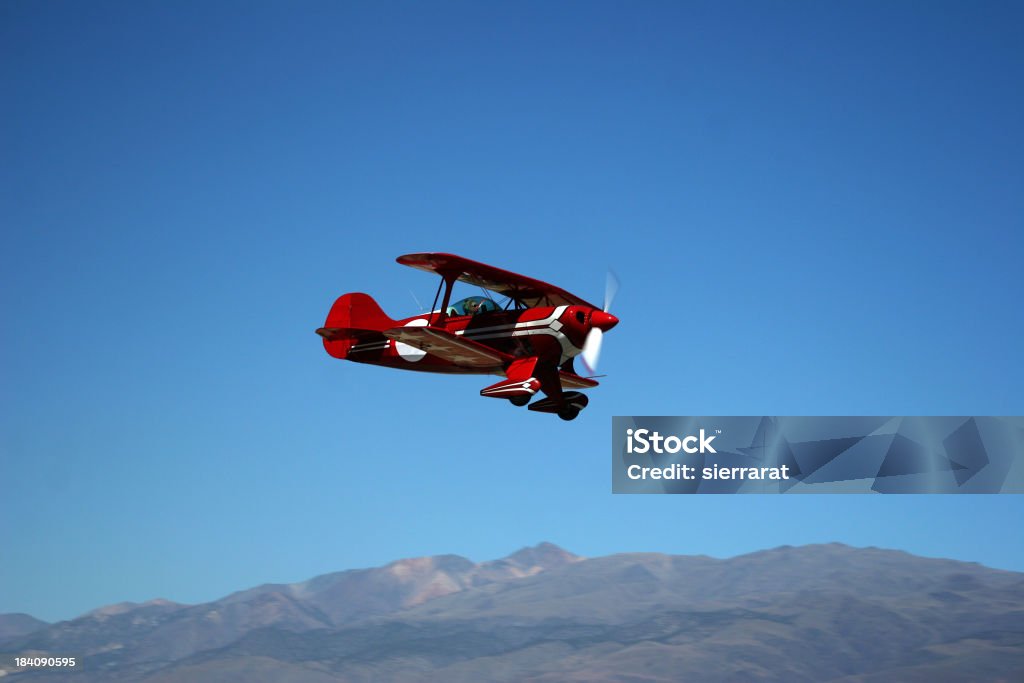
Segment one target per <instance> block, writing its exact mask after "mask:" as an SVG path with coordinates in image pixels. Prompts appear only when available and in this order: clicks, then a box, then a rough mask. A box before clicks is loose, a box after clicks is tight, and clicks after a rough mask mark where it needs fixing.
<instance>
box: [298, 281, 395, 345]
mask: <svg viewBox="0 0 1024 683" xmlns="http://www.w3.org/2000/svg"><path fill="white" fill-rule="evenodd" d="M397 324H398V323H396V322H395V321H394V320H392V319H391V318H389V317H388V316H387V315H386V314H385V313H384V311H382V310H381V308H380V306H378V305H377V302H376V301H374V300H373V297H371V296H370V295H369V294H363V293H362V292H354V293H352V294H345V295H342V296H340V297H338V299H337V301H335V302H334V305H333V306H331V311H330V313H328V314H327V322H325V323H324V326H323V327H321V328H320V329H318V330H317V331H316V333H317V334H319V335H320V336H321V337H323V338H324V348H325V349H326V350H327V353H329V354H331V355H332V356H334V357H335V358H345V357H346V356H347V355H348V350H349V349H350V348H351V347H352V344H353V343H355V342H356V341H357V340H359V339H362V338H365V337H373V336H375V335H379V334H380V333H381V332H383V331H384V330H387V329H390V328H392V327H395V326H396V325H397Z"/></svg>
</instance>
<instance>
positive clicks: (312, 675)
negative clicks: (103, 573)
mask: <svg viewBox="0 0 1024 683" xmlns="http://www.w3.org/2000/svg"><path fill="white" fill-rule="evenodd" d="M1022 615H1024V574H1022V573H1018V572H1010V571H1005V570H997V569H990V568H987V567H983V566H981V565H978V564H977V563H967V562H960V561H956V560H945V559H934V558H921V557H918V556H915V555H912V554H909V553H904V552H902V551H894V550H885V549H879V548H852V547H850V546H846V545H843V544H818V545H812V546H801V547H791V546H780V547H778V548H772V549H767V550H761V551H757V552H754V553H747V554H745V555H739V556H737V557H734V558H728V559H716V558H712V557H708V556H689V555H668V554H663V553H619V554H614V555H607V556H603V557H593V558H583V557H580V556H577V555H574V554H572V553H570V552H568V551H566V550H564V549H562V548H559V547H558V546H555V545H554V544H550V543H545V544H539V545H537V546H532V547H528V548H522V549H520V550H517V551H515V552H513V553H511V554H510V555H508V556H506V557H504V558H500V559H498V560H490V561H486V562H479V563H474V562H472V561H471V560H468V559H466V558H464V557H461V556H458V555H435V556H428V557H421V558H406V559H402V560H396V561H394V562H391V563H388V564H386V565H383V566H381V567H376V568H368V569H353V570H345V571H341V572H332V573H328V574H322V575H319V576H316V577H313V578H311V579H308V580H306V581H300V582H296V583H291V584H263V585H261V586H256V587H254V588H251V589H247V590H243V591H237V592H235V593H231V594H229V595H227V596H224V597H223V598H220V599H218V600H214V601H211V602H208V603H202V604H198V605H179V604H177V603H172V602H170V601H165V600H156V601H149V602H147V603H141V604H139V605H133V604H123V603H119V604H118V605H114V606H108V607H107V608H99V609H97V610H93V611H91V612H89V613H87V614H86V615H83V616H81V617H78V618H76V619H73V620H69V621H65V622H58V623H57V624H52V625H48V626H44V627H42V628H41V629H39V630H36V631H34V632H31V633H28V634H23V635H20V636H15V637H13V638H7V639H4V641H3V642H2V643H0V651H4V652H27V651H34V652H72V651H74V652H80V653H81V655H82V656H83V657H84V658H85V659H86V661H87V662H88V664H89V666H88V667H87V668H84V669H83V670H82V671H81V672H79V673H78V674H76V675H75V678H74V680H75V681H79V682H80V683H90V682H91V681H92V680H97V681H98V680H111V681H121V680H124V681H128V680H144V681H148V682H150V683H178V682H179V681H180V682H182V683H183V682H184V681H192V680H195V681H205V680H211V681H212V680H219V679H220V678H225V677H231V676H234V677H238V678H242V679H245V680H255V681H259V680H285V681H295V682H297V683H306V682H307V681H309V682H310V683H314V682H315V683H319V682H320V681H327V680H333V681H362V680H446V681H448V680H450V681H461V680H465V681H472V680H481V679H482V678H483V679H492V680H537V681H547V680H577V679H578V680H623V681H625V680H652V681H657V680H672V679H673V676H675V675H676V674H677V673H678V672H680V671H691V672H693V675H699V676H700V677H701V678H703V679H705V680H719V678H716V676H719V674H720V676H721V680H734V679H735V677H744V676H746V677H747V678H751V679H752V680H761V679H763V680H846V679H844V677H846V678H848V680H850V681H853V680H861V678H857V677H864V678H863V680H872V679H871V676H874V675H876V674H878V672H880V671H884V670H889V669H891V670H892V671H897V670H898V671H901V672H902V673H901V674H900V675H901V676H904V675H905V677H906V678H907V679H908V680H913V679H914V678H915V677H922V678H920V680H926V677H924V676H925V673H926V672H927V673H929V675H934V674H936V672H939V673H940V674H941V675H943V676H950V677H953V679H954V680H955V676H954V674H956V675H960V674H961V673H963V674H964V675H966V672H968V671H969V670H970V669H971V667H975V668H976V667H977V666H979V665H978V661H979V659H980V660H985V657H983V656H982V654H986V653H987V656H988V660H985V661H989V660H991V659H992V657H995V658H996V660H997V661H996V664H992V663H991V661H989V664H987V665H986V666H988V667H989V669H992V667H995V669H992V670H993V671H996V673H998V674H999V675H1002V674H1003V673H1006V672H1012V673H1013V674H1014V675H1016V673H1017V672H1018V671H1019V672H1022V673H1024V616H1022ZM737 647H739V648H741V650H742V652H743V653H744V655H743V656H742V657H739V658H737V657H736V653H735V652H734V651H733V650H734V649H735V648H737ZM805 650H806V651H809V652H812V653H815V654H814V656H810V655H807V654H806V653H805V654H804V655H801V656H800V657H798V655H799V653H801V652H804V651H805ZM730 653H731V654H730ZM868 655H869V656H868ZM780 657H781V659H779V658H780ZM801 657H803V659H806V661H800V662H796V661H790V660H791V659H792V658H796V659H801ZM652 658H653V659H652ZM869 660H870V661H871V662H874V663H875V664H872V665H871V666H867V664H866V662H868V661H869ZM936 662H938V664H937V663H936ZM701 663H702V665H703V666H705V667H708V666H711V667H712V668H711V669H708V668H704V669H698V668H694V667H697V665H698V664H701ZM940 665H941V666H940ZM936 666H938V667H939V668H938V669H936V668H935V667H936ZM714 667H717V668H714ZM773 667H774V668H773ZM878 667H882V668H878ZM1000 667H1002V668H1000ZM1004 669H1005V670H1006V671H1003V670H1004ZM87 670H88V671H98V672H102V677H99V678H92V677H90V676H91V675H90V674H88V671H87ZM642 672H646V673H644V674H643V675H646V676H648V678H647V679H643V678H638V676H640V674H641V673H642ZM715 672H717V673H715ZM773 672H774V673H773ZM33 675H34V676H36V677H38V680H40V681H60V680H65V679H68V680H70V678H69V677H68V676H67V675H66V674H62V673H59V672H36V673H35V674H33ZM98 675H99V674H97V676H98ZM772 676H775V678H772ZM851 676H852V677H853V678H849V677H851Z"/></svg>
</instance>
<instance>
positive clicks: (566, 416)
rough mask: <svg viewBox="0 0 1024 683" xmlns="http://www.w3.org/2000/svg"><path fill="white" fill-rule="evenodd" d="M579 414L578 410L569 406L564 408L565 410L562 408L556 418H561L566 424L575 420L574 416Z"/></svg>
mask: <svg viewBox="0 0 1024 683" xmlns="http://www.w3.org/2000/svg"><path fill="white" fill-rule="evenodd" d="M579 414H580V411H579V409H578V408H573V407H571V406H566V407H565V408H562V409H561V410H559V411H558V417H560V418H562V419H563V420H565V421H566V422H568V421H569V420H575V419H576V416H577V415H579Z"/></svg>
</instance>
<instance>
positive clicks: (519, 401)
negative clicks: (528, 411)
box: [508, 396, 530, 408]
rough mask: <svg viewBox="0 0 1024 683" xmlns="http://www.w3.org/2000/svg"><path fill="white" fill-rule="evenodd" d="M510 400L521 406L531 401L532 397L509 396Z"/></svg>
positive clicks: (513, 403)
mask: <svg viewBox="0 0 1024 683" xmlns="http://www.w3.org/2000/svg"><path fill="white" fill-rule="evenodd" d="M508 402H509V403H511V404H512V405H514V406H519V407H520V408H521V407H523V406H525V405H526V404H527V403H529V402H530V397H529V396H512V397H511V398H509V400H508Z"/></svg>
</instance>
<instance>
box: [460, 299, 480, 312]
mask: <svg viewBox="0 0 1024 683" xmlns="http://www.w3.org/2000/svg"><path fill="white" fill-rule="evenodd" d="M462 307H463V308H464V309H466V315H476V314H477V313H481V312H482V310H481V308H480V299H466V303H464V304H462Z"/></svg>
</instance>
